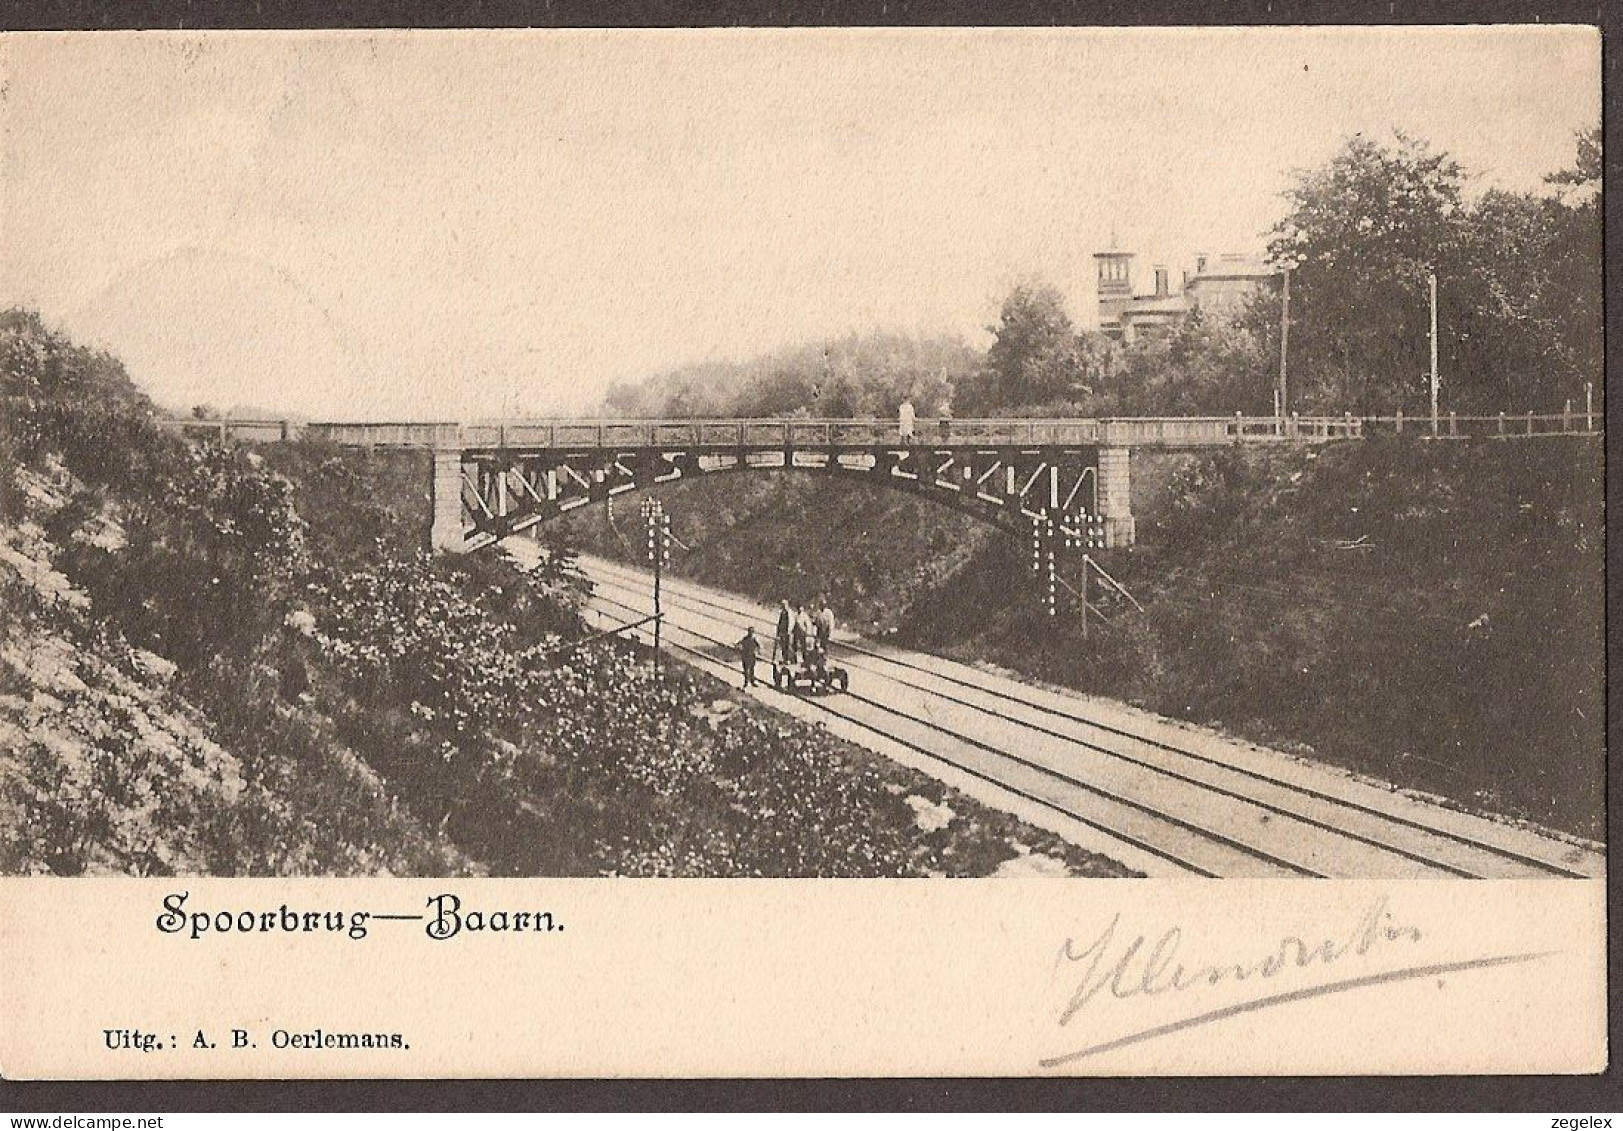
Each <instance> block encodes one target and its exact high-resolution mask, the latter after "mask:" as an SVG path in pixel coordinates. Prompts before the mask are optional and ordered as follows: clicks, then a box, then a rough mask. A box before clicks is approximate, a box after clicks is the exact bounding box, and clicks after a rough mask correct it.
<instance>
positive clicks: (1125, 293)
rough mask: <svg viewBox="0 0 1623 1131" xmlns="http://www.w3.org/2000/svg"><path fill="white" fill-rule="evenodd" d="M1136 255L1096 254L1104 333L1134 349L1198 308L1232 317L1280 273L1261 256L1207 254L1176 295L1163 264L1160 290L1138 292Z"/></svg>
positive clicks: (1158, 271) (1157, 272)
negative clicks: (1135, 267)
mask: <svg viewBox="0 0 1623 1131" xmlns="http://www.w3.org/2000/svg"><path fill="white" fill-rule="evenodd" d="M1134 258H1135V257H1134V254H1133V253H1132V252H1130V251H1116V250H1114V249H1112V250H1110V251H1096V252H1094V253H1093V259H1094V262H1095V264H1096V265H1097V268H1098V288H1099V329H1100V330H1101V331H1102V332H1103V333H1105V334H1108V335H1109V336H1110V337H1112V338H1115V339H1116V340H1117V341H1120V342H1123V343H1126V344H1128V345H1131V344H1132V343H1133V342H1134V341H1136V340H1138V339H1139V338H1140V337H1143V336H1147V335H1154V334H1158V333H1162V332H1164V331H1165V330H1166V329H1168V328H1170V327H1173V326H1176V325H1177V324H1178V323H1179V322H1181V321H1183V319H1184V316H1185V315H1187V314H1188V313H1189V312H1190V311H1192V310H1199V311H1200V312H1201V313H1202V314H1203V315H1205V316H1207V317H1220V318H1232V317H1234V316H1235V315H1237V314H1238V313H1239V312H1240V311H1241V310H1243V309H1244V308H1245V304H1246V302H1247V301H1248V300H1249V299H1250V297H1251V295H1252V294H1253V293H1255V291H1256V289H1257V288H1258V287H1259V286H1262V285H1263V284H1265V283H1266V282H1267V281H1268V280H1270V279H1272V278H1273V277H1274V276H1275V275H1276V274H1277V272H1276V271H1275V270H1274V269H1273V268H1272V267H1270V266H1269V265H1268V264H1267V263H1264V262H1263V261H1262V260H1260V259H1258V258H1256V257H1255V256H1248V255H1240V254H1234V253H1228V254H1224V255H1221V256H1218V257H1216V258H1215V259H1214V258H1212V257H1210V256H1208V255H1206V254H1205V253H1201V254H1199V255H1197V256H1196V257H1195V270H1194V273H1193V274H1191V273H1190V272H1188V271H1185V272H1184V274H1183V285H1182V287H1181V289H1180V290H1179V291H1177V292H1176V293H1174V292H1173V291H1172V288H1171V279H1170V272H1169V271H1168V270H1167V268H1166V267H1165V266H1164V265H1162V264H1156V265H1155V267H1154V268H1153V269H1152V275H1153V279H1154V290H1153V291H1152V292H1151V293H1149V294H1147V295H1140V294H1135V293H1134V292H1133V259H1134Z"/></svg>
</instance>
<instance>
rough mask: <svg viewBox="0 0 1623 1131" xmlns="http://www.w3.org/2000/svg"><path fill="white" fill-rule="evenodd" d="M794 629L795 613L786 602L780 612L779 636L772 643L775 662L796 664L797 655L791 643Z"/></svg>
mask: <svg viewBox="0 0 1623 1131" xmlns="http://www.w3.org/2000/svg"><path fill="white" fill-rule="evenodd" d="M794 627H795V613H794V610H793V609H791V608H790V607H789V602H788V601H787V600H785V601H784V602H783V607H782V608H781V609H779V610H778V635H777V638H776V639H774V640H773V641H772V658H773V659H774V660H779V661H782V662H783V663H785V664H792V663H794V662H795V654H794V651H793V649H792V647H791V641H792V640H793V637H792V635H791V633H792V632H793V631H794Z"/></svg>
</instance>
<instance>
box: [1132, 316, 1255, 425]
mask: <svg viewBox="0 0 1623 1131" xmlns="http://www.w3.org/2000/svg"><path fill="white" fill-rule="evenodd" d="M1274 301H1277V300H1275V299H1274V298H1273V296H1272V294H1271V293H1270V292H1262V298H1261V299H1259V303H1258V305H1259V307H1261V306H1271V304H1272V302H1274ZM1275 348H1277V345H1275V346H1273V347H1272V348H1270V347H1269V346H1268V345H1267V344H1266V343H1265V341H1264V340H1262V339H1260V338H1259V337H1258V336H1257V335H1256V334H1254V333H1253V332H1252V331H1251V330H1250V329H1248V328H1247V326H1246V325H1245V323H1244V322H1243V321H1241V320H1231V319H1226V318H1206V317H1204V316H1202V314H1201V312H1200V311H1198V310H1196V311H1192V312H1191V313H1190V314H1189V316H1188V317H1187V318H1185V319H1184V320H1183V321H1182V322H1181V323H1179V324H1178V325H1177V326H1176V327H1174V328H1173V329H1171V330H1170V331H1169V332H1167V333H1164V334H1156V335H1153V336H1149V337H1146V338H1142V339H1140V340H1139V341H1137V342H1135V343H1134V344H1133V345H1132V346H1130V347H1128V348H1127V349H1126V350H1125V351H1123V354H1122V361H1121V369H1120V372H1119V374H1118V375H1117V376H1116V378H1115V380H1114V381H1113V382H1112V391H1113V393H1114V396H1113V398H1112V408H1111V410H1112V411H1113V412H1116V413H1119V414H1122V415H1130V416H1174V415H1190V416H1214V415H1227V414H1228V413H1231V412H1246V413H1255V414H1259V415H1260V414H1266V413H1268V412H1271V411H1272V405H1273V401H1272V395H1273V394H1272V389H1273V383H1272V376H1271V374H1270V370H1269V358H1270V356H1273V355H1272V349H1275Z"/></svg>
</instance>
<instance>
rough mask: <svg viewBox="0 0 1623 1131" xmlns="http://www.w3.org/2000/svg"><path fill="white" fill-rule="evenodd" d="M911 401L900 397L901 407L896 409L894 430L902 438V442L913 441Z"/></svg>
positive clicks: (908, 442)
mask: <svg viewBox="0 0 1623 1131" xmlns="http://www.w3.org/2000/svg"><path fill="white" fill-rule="evenodd" d="M913 425H914V415H913V402H912V401H911V400H909V399H907V398H906V397H904V398H902V407H901V408H899V409H897V410H896V432H897V434H898V435H900V436H901V438H902V443H904V444H911V443H912V442H913Z"/></svg>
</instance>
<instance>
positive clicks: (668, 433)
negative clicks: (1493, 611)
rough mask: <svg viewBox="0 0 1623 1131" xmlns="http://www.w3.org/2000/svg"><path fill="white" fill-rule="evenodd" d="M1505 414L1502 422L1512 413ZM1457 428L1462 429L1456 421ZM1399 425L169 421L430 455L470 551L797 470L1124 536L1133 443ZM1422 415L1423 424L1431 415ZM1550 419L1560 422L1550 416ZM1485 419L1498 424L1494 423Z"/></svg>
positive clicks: (1087, 534) (1547, 426)
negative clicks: (749, 477)
mask: <svg viewBox="0 0 1623 1131" xmlns="http://www.w3.org/2000/svg"><path fill="white" fill-rule="evenodd" d="M1507 420H1508V422H1509V423H1508V425H1507ZM1462 422H1463V423H1464V425H1465V427H1464V430H1463V432H1462V428H1461V424H1462ZM1394 424H1395V429H1396V431H1397V432H1399V433H1402V432H1403V431H1404V429H1405V422H1404V419H1403V417H1402V416H1398V417H1396V418H1390V417H1389V418H1361V417H1354V416H1350V415H1349V416H1332V417H1297V416H1290V417H1272V416H1269V417H1246V416H1240V415H1236V416H1232V417H1228V416H1214V417H1161V418H1143V417H1135V418H1112V419H1083V418H1071V419H997V420H992V419H988V420H949V419H941V420H928V419H921V420H918V421H917V422H916V423H915V426H914V430H913V432H912V434H911V435H909V436H903V435H901V434H900V433H899V431H898V426H897V423H896V422H895V421H880V420H875V419H871V418H870V419H863V420H812V419H794V418H782V419H749V420H721V419H693V420H583V419H556V420H535V419H531V420H514V421H495V422H486V423H475V424H454V423H336V422H318V423H308V424H304V423H293V422H288V421H264V420H172V421H168V422H167V425H168V426H169V427H170V428H172V429H173V430H175V431H178V432H182V433H185V434H194V435H204V436H210V435H213V436H217V437H218V438H219V439H222V440H224V439H238V440H248V441H254V440H261V441H265V440H268V441H275V440H288V439H293V438H296V437H298V436H309V437H313V438H319V439H323V440H326V441H328V442H330V443H336V444H342V445H346V446H353V447H362V448H368V449H377V448H417V449H424V450H427V451H430V452H432V453H433V504H434V507H433V513H434V520H433V526H432V531H431V535H430V538H431V542H432V546H433V548H434V549H435V550H438V551H446V552H452V553H465V552H468V551H471V550H477V549H480V548H481V547H484V546H488V545H490V544H491V543H493V542H496V541H499V540H500V539H502V538H505V537H506V536H508V535H510V534H514V533H517V532H519V531H522V530H525V529H527V528H529V527H532V526H535V525H536V524H538V523H542V522H545V521H547V520H548V519H550V518H554V517H556V516H558V515H561V514H566V513H568V512H569V511H571V510H574V509H576V508H578V507H582V506H588V505H590V504H592V503H595V502H601V501H604V500H607V499H611V498H613V497H615V496H617V495H621V494H625V493H628V492H633V491H639V490H646V489H648V488H651V487H655V486H658V485H660V484H665V483H673V482H678V481H685V480H688V479H694V478H698V477H700V476H705V475H715V474H722V473H729V472H744V471H767V470H772V471H777V470H793V471H804V472H808V473H812V474H818V475H827V476H838V477H843V478H850V479H853V480H860V481H863V482H867V483H872V484H877V485H880V486H885V487H891V488H895V489H899V490H905V491H910V492H914V493H917V494H919V495H921V496H923V497H926V498H930V499H933V500H935V501H937V502H940V503H943V504H945V505H947V506H950V507H953V508H955V509H958V510H961V511H965V512H968V513H970V514H972V515H974V516H976V517H978V518H981V519H984V520H986V521H988V522H991V523H994V524H996V525H998V526H1001V527H1004V528H1005V529H1008V530H1011V531H1015V532H1022V531H1026V530H1029V529H1030V528H1031V524H1032V523H1034V522H1047V521H1052V522H1053V523H1054V528H1055V529H1056V530H1057V532H1058V533H1060V534H1062V535H1063V536H1064V537H1066V538H1067V539H1074V540H1075V541H1076V542H1077V543H1078V544H1086V545H1091V546H1099V547H1118V546H1128V545H1131V544H1132V542H1133V534H1134V530H1133V514H1132V507H1131V492H1130V487H1131V469H1132V452H1133V450H1134V449H1138V448H1160V449H1200V448H1214V447H1223V446H1229V445H1235V444H1241V445H1253V444H1255V445H1265V444H1311V443H1326V442H1331V441H1337V440H1352V439H1357V438H1359V437H1361V436H1365V435H1369V434H1371V433H1373V432H1374V431H1376V430H1392V428H1393V426H1394ZM1595 424H1596V421H1595V419H1594V417H1592V416H1583V415H1575V414H1571V413H1568V414H1564V415H1562V416H1558V417H1557V416H1541V417H1538V418H1537V419H1536V421H1535V418H1534V417H1533V416H1531V415H1529V416H1527V417H1526V418H1525V431H1524V430H1523V427H1522V426H1523V418H1521V417H1508V418H1507V417H1506V416H1504V415H1503V414H1500V415H1499V416H1497V417H1481V418H1478V417H1472V418H1455V417H1452V416H1451V417H1449V418H1445V419H1444V420H1443V421H1441V422H1440V421H1439V420H1436V419H1433V420H1431V421H1429V422H1425V421H1415V420H1413V419H1411V420H1410V421H1409V423H1408V429H1409V432H1410V434H1418V435H1421V436H1429V437H1430V438H1463V437H1467V436H1478V435H1487V436H1494V435H1497V436H1499V437H1501V438H1508V437H1511V436H1520V435H1524V434H1525V435H1548V434H1551V433H1556V432H1560V433H1572V432H1588V431H1592V430H1593V429H1594V427H1595ZM1428 425H1429V427H1428ZM1557 425H1559V427H1557ZM1495 426H1496V427H1495Z"/></svg>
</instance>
